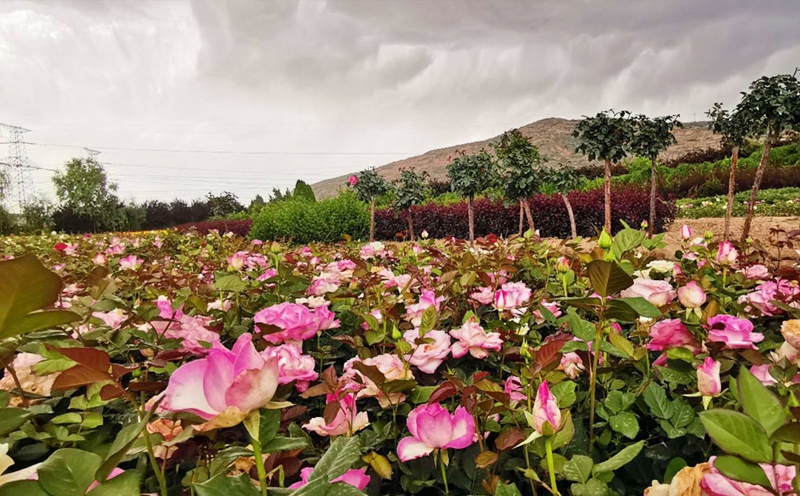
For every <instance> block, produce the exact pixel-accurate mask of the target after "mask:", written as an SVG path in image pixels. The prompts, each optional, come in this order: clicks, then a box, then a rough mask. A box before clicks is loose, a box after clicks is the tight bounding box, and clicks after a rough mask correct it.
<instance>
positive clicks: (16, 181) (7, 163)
mask: <svg viewBox="0 0 800 496" xmlns="http://www.w3.org/2000/svg"><path fill="white" fill-rule="evenodd" d="M0 129H2V130H4V131H5V132H6V134H7V135H8V157H7V158H6V159H5V160H3V161H2V162H3V171H4V172H5V175H6V176H7V179H8V182H9V186H10V187H9V190H10V192H9V193H10V194H8V195H6V198H12V197H13V196H16V199H17V207H18V208H19V211H20V212H21V211H22V208H23V207H24V206H25V205H26V204H27V203H28V202H29V201H30V199H31V198H32V197H33V196H34V191H33V175H32V174H31V170H32V169H34V168H35V165H34V163H33V162H32V161H31V159H29V158H28V151H27V150H26V149H25V141H24V140H23V138H22V135H23V134H25V133H27V132H29V131H30V129H25V128H24V127H19V126H13V125H11V124H2V123H0Z"/></svg>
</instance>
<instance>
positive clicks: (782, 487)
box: [700, 456, 797, 496]
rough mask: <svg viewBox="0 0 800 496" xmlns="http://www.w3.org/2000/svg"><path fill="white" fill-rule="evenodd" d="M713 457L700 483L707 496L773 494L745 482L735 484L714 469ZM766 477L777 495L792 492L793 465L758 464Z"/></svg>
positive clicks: (760, 495) (764, 495)
mask: <svg viewBox="0 0 800 496" xmlns="http://www.w3.org/2000/svg"><path fill="white" fill-rule="evenodd" d="M715 459H716V457H715V456H713V457H711V459H710V460H709V461H708V464H709V465H710V466H711V472H709V473H707V474H705V475H704V476H703V480H701V481H700V488H701V489H702V490H703V491H705V492H706V493H707V494H708V495H709V496H769V495H771V494H773V492H771V491H769V490H768V489H766V488H763V487H761V486H757V485H755V484H750V483H747V482H737V481H734V480H731V479H729V478H727V477H725V476H724V475H722V474H721V473H720V471H719V470H717V469H716V468H714V460H715ZM758 465H759V466H760V467H761V468H762V469H763V470H764V473H765V474H766V475H767V479H768V480H769V482H770V484H771V485H772V488H773V489H774V490H775V493H777V494H789V493H792V492H793V491H794V489H793V487H792V481H793V480H794V478H795V476H796V475H797V469H796V468H795V467H794V466H793V465H780V464H776V465H775V466H774V467H773V466H772V465H771V464H769V463H759V464H758Z"/></svg>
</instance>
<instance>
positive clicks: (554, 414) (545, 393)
mask: <svg viewBox="0 0 800 496" xmlns="http://www.w3.org/2000/svg"><path fill="white" fill-rule="evenodd" d="M547 423H549V424H550V427H552V428H553V430H554V431H557V430H559V429H560V428H561V410H559V409H558V402H557V401H556V397H555V396H553V394H552V393H551V392H550V388H549V387H547V381H543V382H542V383H541V384H540V385H539V390H538V391H537V392H536V401H534V403H533V428H534V429H536V432H538V433H539V434H545V424H547Z"/></svg>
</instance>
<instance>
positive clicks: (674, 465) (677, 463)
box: [664, 457, 687, 484]
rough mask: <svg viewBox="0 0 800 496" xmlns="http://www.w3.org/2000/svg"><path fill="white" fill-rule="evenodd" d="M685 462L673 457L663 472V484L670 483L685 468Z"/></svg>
mask: <svg viewBox="0 0 800 496" xmlns="http://www.w3.org/2000/svg"><path fill="white" fill-rule="evenodd" d="M686 466H687V464H686V460H684V459H683V458H680V457H675V458H673V459H672V460H670V461H669V463H668V464H667V470H665V471H664V484H669V483H670V482H672V478H673V477H675V475H676V474H677V473H678V472H680V471H681V470H683V468H684V467H686Z"/></svg>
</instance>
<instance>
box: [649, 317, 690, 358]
mask: <svg viewBox="0 0 800 496" xmlns="http://www.w3.org/2000/svg"><path fill="white" fill-rule="evenodd" d="M681 346H687V347H689V348H691V349H692V350H693V351H699V350H700V346H699V345H698V344H697V340H696V339H695V338H694V336H693V335H692V333H691V332H689V329H688V328H687V327H686V326H685V325H683V323H682V322H681V319H666V320H662V321H659V322H656V323H655V324H653V326H652V327H651V328H650V342H649V343H647V349H648V350H652V351H666V350H669V349H671V348H680V347H681Z"/></svg>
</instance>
